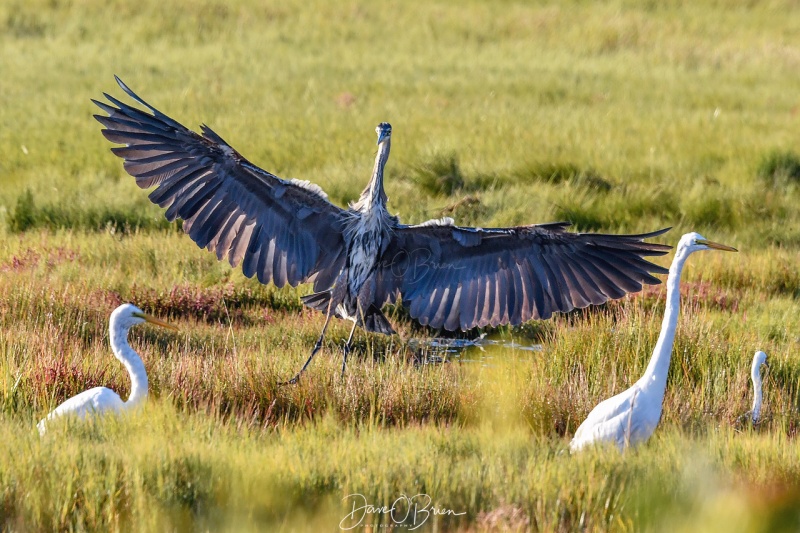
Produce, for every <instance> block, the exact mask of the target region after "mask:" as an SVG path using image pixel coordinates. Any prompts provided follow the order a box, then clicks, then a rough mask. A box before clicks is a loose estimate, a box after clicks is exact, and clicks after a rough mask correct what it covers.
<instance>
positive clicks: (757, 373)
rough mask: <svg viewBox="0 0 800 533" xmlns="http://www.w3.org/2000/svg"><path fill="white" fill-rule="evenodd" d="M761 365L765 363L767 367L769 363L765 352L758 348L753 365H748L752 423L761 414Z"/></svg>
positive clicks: (755, 421)
mask: <svg viewBox="0 0 800 533" xmlns="http://www.w3.org/2000/svg"><path fill="white" fill-rule="evenodd" d="M762 365H765V366H766V367H767V368H769V363H767V354H765V353H764V352H762V351H761V350H759V351H757V352H756V354H755V355H754V356H753V365H752V366H751V367H750V379H752V380H753V411H752V413H751V415H752V420H753V424H756V423H758V419H759V417H760V416H761V402H762V399H763V395H762V392H761V366H762Z"/></svg>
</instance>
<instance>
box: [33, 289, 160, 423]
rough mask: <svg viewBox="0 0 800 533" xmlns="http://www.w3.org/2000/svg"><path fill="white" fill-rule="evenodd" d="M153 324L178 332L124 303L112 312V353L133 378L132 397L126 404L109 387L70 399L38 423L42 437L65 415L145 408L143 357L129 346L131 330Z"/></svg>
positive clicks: (145, 388)
mask: <svg viewBox="0 0 800 533" xmlns="http://www.w3.org/2000/svg"><path fill="white" fill-rule="evenodd" d="M143 322H150V323H152V324H156V325H159V326H163V327H168V328H171V329H175V328H174V326H171V325H169V324H167V323H165V322H162V321H160V320H158V319H157V318H153V317H151V316H148V315H146V314H145V313H144V312H142V310H141V309H139V308H138V307H136V306H134V305H131V304H123V305H121V306H119V307H117V308H116V309H115V310H114V312H113V313H111V319H110V320H109V328H108V329H109V340H110V342H111V350H112V351H113V352H114V355H115V356H116V358H117V359H119V360H120V361H122V364H123V365H125V368H126V369H127V370H128V374H129V375H130V377H131V394H130V396H129V397H128V401H126V402H123V401H122V398H120V397H119V394H117V393H116V392H114V391H113V390H111V389H109V388H106V387H95V388H93V389H89V390H87V391H84V392H82V393H80V394H78V395H77V396H73V397H72V398H69V399H68V400H66V401H65V402H64V403H62V404H61V405H59V406H58V407H56V408H55V409H54V410H53V411H52V412H51V413H50V414H48V415H47V416H46V417H45V418H43V419H42V420H41V421H39V423H38V424H37V427H38V428H39V434H41V435H44V434H45V432H46V431H47V424H48V423H50V421H51V420H53V419H55V418H58V417H62V416H74V417H76V418H79V419H84V418H86V416H87V415H91V414H102V413H108V412H113V413H121V412H123V411H127V410H130V409H133V408H135V407H136V406H138V405H141V404H142V403H143V402H144V401H145V400H146V399H147V386H148V383H147V372H146V371H145V368H144V363H143V362H142V360H141V358H140V357H139V355H138V354H137V353H136V352H135V351H134V350H133V348H131V347H130V345H129V344H128V330H130V329H131V328H132V327H133V326H135V325H137V324H141V323H143Z"/></svg>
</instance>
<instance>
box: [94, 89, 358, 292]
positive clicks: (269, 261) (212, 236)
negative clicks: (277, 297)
mask: <svg viewBox="0 0 800 533" xmlns="http://www.w3.org/2000/svg"><path fill="white" fill-rule="evenodd" d="M116 79H117V83H119V86H120V87H121V88H122V90H123V91H125V92H126V93H127V94H128V95H129V96H130V97H131V98H133V99H134V100H136V101H137V102H139V103H140V104H142V105H143V106H145V107H146V108H147V109H148V110H149V111H150V113H147V112H145V111H142V110H140V109H137V108H135V107H131V106H129V105H127V104H124V103H122V102H120V101H119V100H117V99H115V98H114V97H112V96H109V95H108V94H105V93H104V94H105V97H106V98H107V99H108V100H109V101H110V102H111V103H112V104H114V105H116V107H114V105H108V104H105V103H102V102H98V101H96V100H92V101H93V102H94V103H95V104H97V105H98V106H99V107H100V109H102V110H103V111H105V112H106V113H108V116H105V115H95V118H96V119H97V120H98V121H99V122H100V123H101V124H103V126H105V127H106V129H104V130H102V133H103V135H104V136H105V137H106V138H107V139H108V140H109V141H111V142H114V143H119V144H124V145H125V147H119V148H112V149H111V151H112V152H114V153H115V154H116V155H118V156H119V157H121V158H123V159H124V160H125V163H124V166H125V170H126V171H127V172H128V173H129V174H130V175H131V176H133V177H134V178H136V183H137V185H139V187H141V188H143V189H148V188H150V187H153V186H155V188H154V189H153V190H152V191H151V192H150V200H151V201H152V202H153V203H156V204H158V205H159V206H161V207H166V208H167V211H166V214H165V215H166V217H167V219H169V220H174V219H175V218H177V217H179V218H181V219H183V220H184V224H183V229H184V231H186V233H188V234H189V236H191V238H192V240H194V242H195V243H197V245H198V246H200V247H201V248H208V249H209V250H211V251H213V252H216V254H217V258H219V259H220V260H221V259H223V258H224V257H226V256H227V258H228V261H229V262H230V264H231V266H236V265H237V264H239V263H240V262H241V263H242V270H243V271H244V274H245V275H246V276H248V277H250V276H252V275H253V274H256V275H257V276H258V279H259V281H261V282H262V283H268V282H269V281H270V280H272V281H274V282H275V285H277V286H278V287H282V286H283V285H284V284H286V283H287V282H288V283H289V284H290V285H292V286H295V285H297V284H298V283H301V282H304V281H309V280H312V279H313V280H315V288H316V290H325V289H328V288H329V287H330V286H331V285H332V284H333V282H334V281H335V278H336V275H337V273H338V272H339V270H341V268H342V265H343V264H344V253H343V250H344V239H343V236H342V231H343V230H342V228H343V222H344V211H343V210H342V209H341V208H339V207H336V206H334V205H333V204H331V203H330V202H329V201H328V199H327V196H326V195H325V193H324V192H323V191H322V189H320V188H319V187H317V186H316V185H313V184H310V183H309V182H306V181H298V180H284V179H281V178H279V177H277V176H275V175H273V174H270V173H269V172H266V171H264V170H262V169H260V168H258V167H257V166H255V165H253V164H252V163H250V162H249V161H247V160H246V159H245V158H244V157H242V156H241V155H240V154H239V153H238V152H236V150H234V149H233V148H231V147H230V146H229V145H228V143H226V142H225V141H224V140H223V139H222V138H221V137H220V136H219V135H217V134H216V133H214V132H213V131H211V129H210V128H209V127H208V126H205V125H204V126H202V135H199V134H197V133H195V132H193V131H190V130H189V129H187V128H185V127H184V126H183V125H181V124H179V123H178V122H176V121H175V120H173V119H171V118H169V117H168V116H166V115H164V114H163V113H161V112H160V111H158V110H157V109H155V108H154V107H152V106H151V105H149V104H147V103H146V102H145V101H144V100H142V99H141V98H139V97H138V96H137V95H136V94H134V93H133V91H131V90H130V89H129V88H128V87H127V86H126V85H125V84H124V83H122V81H121V80H120V79H119V78H116Z"/></svg>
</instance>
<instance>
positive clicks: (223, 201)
mask: <svg viewBox="0 0 800 533" xmlns="http://www.w3.org/2000/svg"><path fill="white" fill-rule="evenodd" d="M117 83H118V84H119V85H120V87H121V88H122V89H123V90H124V91H125V92H126V93H127V94H128V95H129V96H130V97H131V98H133V99H134V100H136V101H137V102H138V103H139V104H141V105H143V106H144V107H146V108H147V110H148V111H149V113H148V112H145V111H142V110H140V109H137V108H135V107H132V106H130V105H128V104H125V103H123V102H120V101H119V100H117V99H115V98H113V97H112V96H109V95H108V94H105V97H106V98H107V99H108V100H109V101H110V102H111V103H112V104H113V105H109V104H106V103H103V102H97V101H94V100H93V101H94V102H95V104H97V105H98V106H99V107H100V109H102V110H103V111H104V112H105V113H107V115H95V118H96V119H97V120H98V121H99V122H100V123H101V124H102V125H103V126H104V127H105V129H103V130H102V133H103V135H104V136H105V137H106V138H107V139H108V140H110V141H112V142H114V143H118V144H124V145H125V146H124V147H115V148H112V152H113V153H114V154H116V155H117V156H119V157H121V158H122V159H124V168H125V170H126V171H127V172H128V173H129V174H131V175H132V176H133V177H134V178H135V179H136V183H137V184H138V185H139V187H141V188H144V189H150V188H153V189H152V191H151V192H150V200H151V201H153V202H154V203H156V204H158V205H159V206H161V207H163V208H166V213H165V215H166V217H167V218H168V219H169V220H174V219H176V218H181V219H183V220H184V224H183V228H184V230H185V231H186V232H187V233H188V234H189V236H190V237H191V238H192V239H193V240H194V241H195V242H196V243H197V244H198V246H200V247H203V248H207V249H208V250H210V251H212V252H214V253H216V255H217V258H218V259H220V260H221V259H223V258H227V259H228V261H229V262H230V264H231V266H237V265H239V264H241V266H242V271H243V272H244V274H245V275H247V276H253V275H255V276H257V277H258V279H259V281H261V282H263V283H268V282H270V281H272V282H274V283H275V285H277V286H278V287H281V286H283V285H284V284H286V283H288V284H290V285H292V286H295V285H297V284H299V283H303V282H310V281H313V282H314V289H315V290H316V291H317V293H315V294H312V295H310V296H308V297H306V298H304V299H303V300H304V303H305V304H306V305H308V306H310V307H312V308H314V309H318V310H320V311H322V312H325V313H326V314H327V315H328V316H329V317H330V316H331V315H334V314H335V315H336V316H340V317H344V318H349V319H351V320H353V321H354V322H355V324H357V325H360V326H361V327H364V328H366V329H368V330H370V331H378V332H382V333H392V332H393V330H392V329H391V325H390V324H389V323H388V321H387V320H386V318H385V317H384V316H383V314H382V313H381V311H380V308H381V307H382V306H383V304H384V303H386V302H395V301H397V299H398V298H402V301H403V303H404V305H406V306H407V307H408V308H409V310H410V314H411V316H412V317H414V318H416V319H417V320H419V322H420V323H422V324H427V325H430V326H432V327H435V328H445V329H447V330H456V329H462V330H466V329H470V328H474V327H480V326H487V325H492V326H497V325H500V324H509V323H510V324H520V323H522V322H525V321H527V320H530V319H546V318H549V317H550V316H551V315H552V314H553V313H555V312H567V311H570V310H572V309H575V308H581V307H586V306H588V305H590V304H600V303H603V302H605V301H607V300H609V299H612V298H619V297H621V296H623V295H624V294H626V293H628V292H635V291H638V290H641V288H642V286H643V285H644V284H656V283H659V280H658V279H657V278H655V277H654V276H653V275H652V274H666V273H667V270H666V269H665V268H662V267H660V266H657V265H654V264H653V263H650V262H649V261H647V260H646V259H644V258H645V257H649V256H657V255H663V254H665V253H666V251H667V250H668V249H669V247H668V246H665V245H662V244H655V243H649V242H645V239H648V238H652V237H656V236H659V235H661V234H663V233H664V232H666V231H667V229H663V230H660V231H655V232H652V233H643V234H639V235H605V234H596V233H571V232H568V231H566V228H567V227H568V226H569V224H568V223H564V222H557V223H550V224H540V225H531V226H519V227H513V228H487V229H483V228H467V227H459V226H455V225H453V224H452V220H449V219H440V220H433V221H429V222H427V223H425V224H419V225H415V226H407V225H402V224H400V223H399V222H398V221H397V218H396V217H393V216H391V215H389V214H388V212H387V211H386V209H385V204H386V195H385V192H384V190H383V167H384V165H385V164H386V161H387V159H388V155H389V146H390V141H391V126H390V125H389V124H388V123H381V124H380V125H379V126H378V128H376V133H377V134H378V143H379V152H378V156H377V157H376V162H375V170H374V171H373V177H372V179H371V181H370V183H369V185H368V186H367V188H366V189H365V190H364V192H363V193H362V195H361V198H360V199H359V200H358V201H357V202H355V203H353V204H351V206H350V208H349V209H342V208H339V207H337V206H335V205H333V204H331V203H330V202H329V201H328V199H327V196H326V195H325V193H324V192H323V191H322V189H320V188H319V187H318V186H316V185H314V184H311V183H309V182H304V181H298V180H284V179H281V178H279V177H277V176H275V175H273V174H271V173H269V172H267V171H265V170H262V169H261V168H259V167H257V166H255V165H253V164H252V163H250V162H249V161H247V160H246V159H245V158H244V157H242V156H241V155H240V154H239V153H238V152H236V151H235V150H234V149H233V148H232V147H231V146H230V145H229V144H228V143H227V142H225V141H224V140H223V139H222V137H220V136H219V135H218V134H217V133H215V132H214V131H212V130H211V128H209V127H208V126H205V125H203V126H202V127H201V133H202V134H198V133H195V132H193V131H190V130H188V129H187V128H185V127H184V126H182V125H181V124H180V123H178V122H177V121H175V120H173V119H171V118H169V117H168V116H166V115H164V114H163V113H161V112H160V111H158V110H157V109H155V108H154V107H152V106H150V105H149V104H147V103H146V102H145V101H144V100H142V99H141V98H140V97H139V96H137V95H136V94H135V93H133V91H131V90H130V89H129V88H128V87H127V86H126V85H125V84H124V83H122V81H121V80H119V78H117ZM326 325H327V323H326ZM323 335H324V330H323ZM320 345H321V342H318V345H317V348H316V349H318V347H319V346H320ZM315 351H316V350H315ZM313 353H315V352H312V356H313ZM309 360H310V359H309ZM304 368H305V367H304Z"/></svg>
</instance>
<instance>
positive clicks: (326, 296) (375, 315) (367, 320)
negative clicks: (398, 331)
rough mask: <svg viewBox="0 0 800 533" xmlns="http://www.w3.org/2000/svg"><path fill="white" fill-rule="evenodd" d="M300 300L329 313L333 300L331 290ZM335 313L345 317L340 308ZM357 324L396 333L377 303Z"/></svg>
mask: <svg viewBox="0 0 800 533" xmlns="http://www.w3.org/2000/svg"><path fill="white" fill-rule="evenodd" d="M300 300H301V301H302V302H303V305H305V306H307V307H310V308H311V309H316V310H317V311H320V312H322V313H327V312H328V303H329V302H330V301H331V292H330V291H324V292H315V293H314V294H309V295H308V296H303V297H301V298H300ZM334 315H335V316H336V317H337V318H345V317H343V316H341V314H340V313H339V311H338V309H335V310H334ZM351 320H352V319H351ZM357 324H358V325H359V326H360V327H362V328H364V329H365V330H367V331H372V332H374V333H383V334H384V335H394V333H395V331H394V329H393V328H392V325H391V324H390V323H389V320H388V319H387V318H386V317H385V316H384V314H383V312H382V311H381V310H380V309H379V308H378V307H377V306H375V305H370V306H369V309H367V311H366V312H365V313H364V316H363V319H362V318H361V317H359V318H358V322H357Z"/></svg>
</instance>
